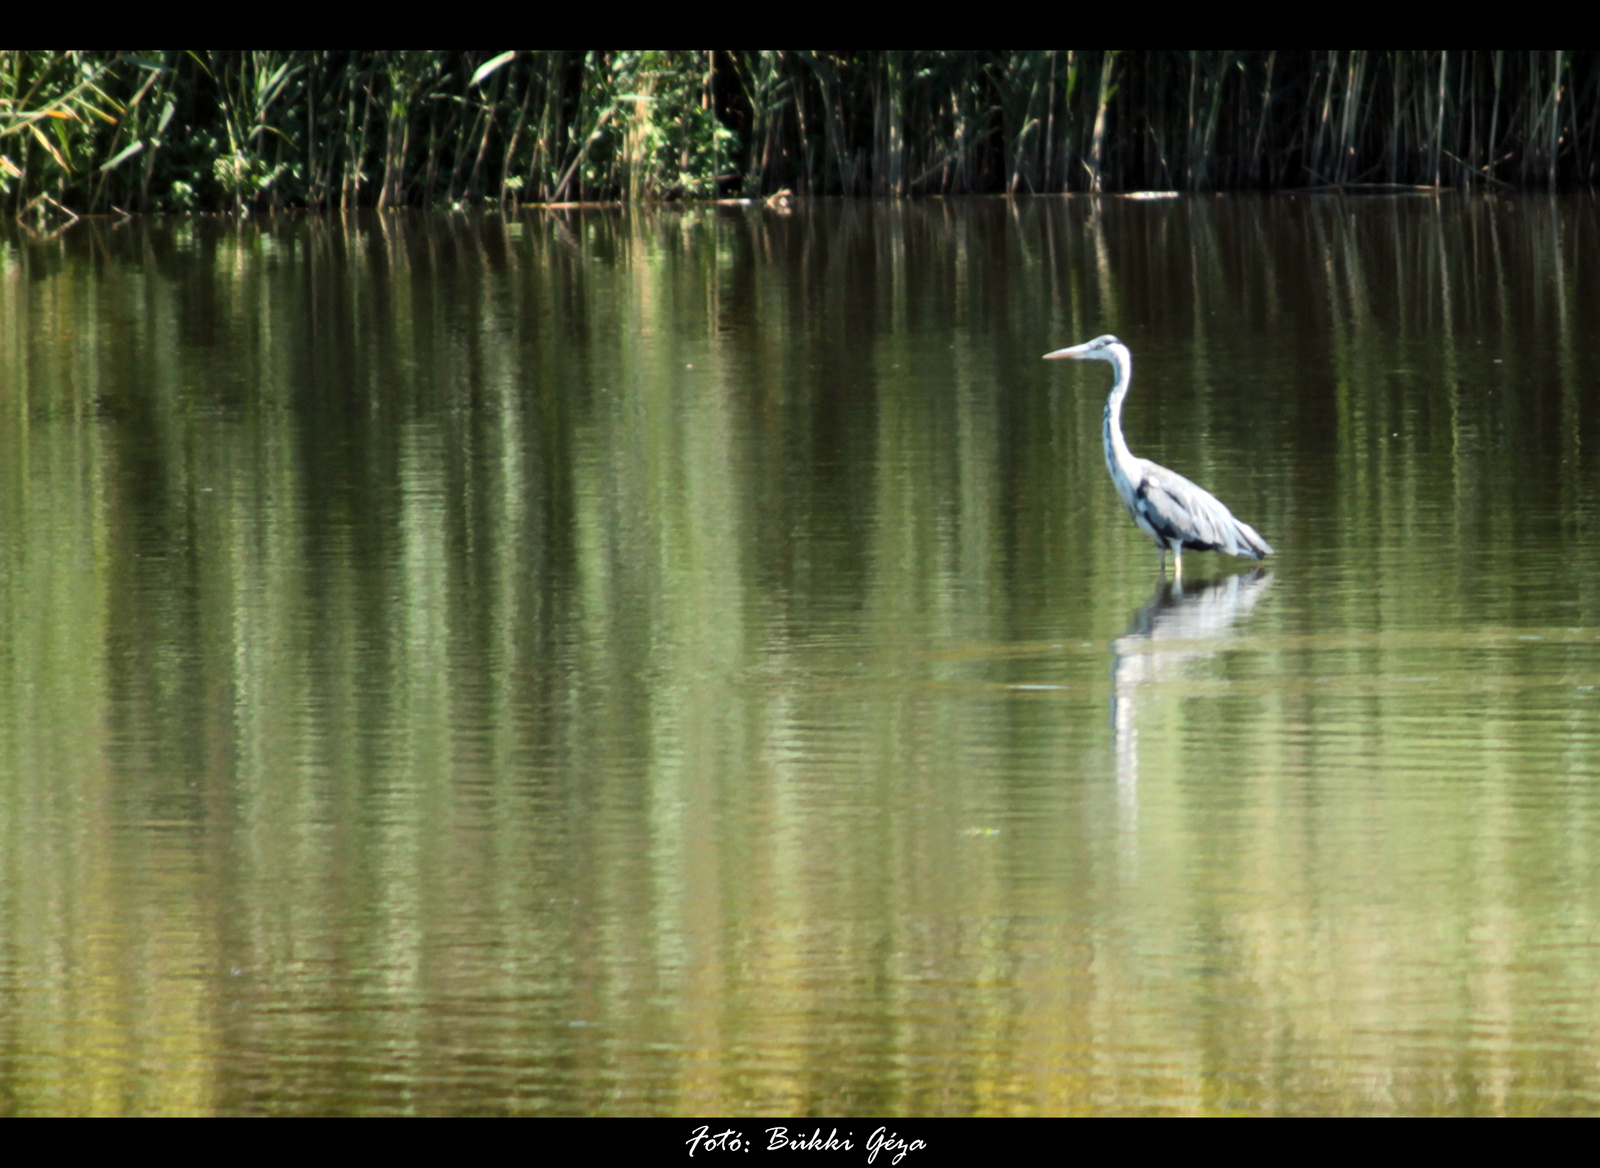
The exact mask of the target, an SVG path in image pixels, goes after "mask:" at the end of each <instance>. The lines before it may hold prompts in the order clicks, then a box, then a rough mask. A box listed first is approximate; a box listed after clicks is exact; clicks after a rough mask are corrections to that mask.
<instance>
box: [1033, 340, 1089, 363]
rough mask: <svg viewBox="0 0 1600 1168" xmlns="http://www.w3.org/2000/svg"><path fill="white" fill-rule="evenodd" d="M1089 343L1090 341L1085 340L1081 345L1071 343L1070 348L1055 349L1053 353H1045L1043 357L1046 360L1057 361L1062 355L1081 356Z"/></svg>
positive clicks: (1086, 350)
mask: <svg viewBox="0 0 1600 1168" xmlns="http://www.w3.org/2000/svg"><path fill="white" fill-rule="evenodd" d="M1089 344H1090V342H1088V341H1085V342H1084V343H1083V344H1081V345H1073V346H1072V348H1070V349H1057V350H1056V351H1055V352H1054V353H1046V354H1045V355H1044V359H1045V360H1046V361H1059V360H1061V359H1062V358H1063V357H1081V356H1083V355H1084V353H1086V352H1088V350H1089Z"/></svg>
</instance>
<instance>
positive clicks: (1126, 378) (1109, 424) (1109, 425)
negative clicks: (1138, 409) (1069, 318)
mask: <svg viewBox="0 0 1600 1168" xmlns="http://www.w3.org/2000/svg"><path fill="white" fill-rule="evenodd" d="M1105 352H1106V354H1107V355H1108V356H1109V358H1110V360H1111V367H1112V368H1113V369H1115V370H1116V373H1117V383H1116V384H1115V385H1113V386H1112V387H1111V396H1110V397H1108V398H1106V413H1105V422H1104V424H1103V433H1102V435H1101V437H1102V439H1103V440H1104V442H1105V449H1106V466H1107V468H1108V469H1109V470H1110V471H1111V477H1112V478H1116V477H1118V475H1121V477H1122V478H1124V479H1125V480H1127V481H1129V482H1130V483H1131V482H1133V481H1135V480H1136V479H1137V478H1138V473H1139V468H1138V464H1137V463H1136V462H1135V460H1134V457H1133V452H1132V451H1131V450H1129V449H1128V443H1127V440H1126V439H1124V438H1123V437H1122V399H1123V398H1125V397H1127V396H1128V383H1129V382H1131V381H1132V380H1133V354H1131V353H1129V352H1128V349H1127V346H1125V345H1107V346H1106V347H1105Z"/></svg>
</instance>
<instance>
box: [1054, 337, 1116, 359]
mask: <svg viewBox="0 0 1600 1168" xmlns="http://www.w3.org/2000/svg"><path fill="white" fill-rule="evenodd" d="M1113 345H1115V346H1116V347H1117V348H1119V349H1120V348H1122V342H1121V341H1119V340H1117V338H1116V337H1114V336H1112V335H1111V334H1110V333H1107V334H1106V335H1105V336H1103V337H1096V338H1095V339H1094V340H1092V341H1084V342H1083V344H1081V345H1073V346H1072V348H1070V349H1057V350H1056V351H1055V352H1054V353H1046V354H1045V355H1044V359H1045V360H1046V361H1059V360H1061V359H1063V358H1068V357H1070V358H1071V359H1072V360H1074V361H1115V360H1116V359H1117V358H1116V356H1115V355H1114V354H1112V353H1111V352H1109V350H1110V348H1111V347H1112V346H1113Z"/></svg>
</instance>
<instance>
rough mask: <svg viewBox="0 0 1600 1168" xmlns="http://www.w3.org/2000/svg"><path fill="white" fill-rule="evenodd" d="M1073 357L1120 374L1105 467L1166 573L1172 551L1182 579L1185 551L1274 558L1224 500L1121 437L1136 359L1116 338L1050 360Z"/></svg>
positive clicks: (1105, 430)
mask: <svg viewBox="0 0 1600 1168" xmlns="http://www.w3.org/2000/svg"><path fill="white" fill-rule="evenodd" d="M1062 357H1069V358H1073V359H1075V360H1080V361H1108V362H1110V364H1111V367H1112V368H1113V369H1114V370H1115V371H1116V378H1117V380H1116V384H1115V385H1113V386H1112V387H1111V396H1110V397H1108V398H1107V399H1106V413H1105V422H1104V425H1103V427H1102V439H1103V442H1104V444H1105V451H1106V467H1107V469H1109V470H1110V471H1111V481H1112V482H1113V483H1115V484H1116V488H1117V494H1118V495H1120V496H1122V502H1123V505H1124V506H1125V507H1127V508H1128V514H1129V515H1132V516H1133V521H1134V523H1136V524H1137V525H1138V527H1139V530H1140V531H1142V532H1144V533H1145V534H1146V535H1148V536H1149V537H1150V538H1151V539H1152V540H1154V541H1155V544H1156V546H1157V547H1159V548H1160V549H1161V564H1162V570H1163V572H1165V570H1166V562H1167V552H1168V551H1171V552H1172V554H1173V558H1174V559H1173V562H1174V570H1175V572H1176V573H1177V575H1178V576H1180V577H1181V576H1182V575H1183V549H1184V548H1189V549H1191V550H1192V551H1202V552H1226V553H1228V554H1229V555H1230V556H1246V557H1248V558H1250V559H1252V560H1259V559H1261V558H1262V557H1263V556H1270V555H1271V554H1272V547H1271V545H1269V544H1268V543H1267V541H1266V540H1264V539H1262V538H1261V536H1260V535H1258V534H1257V533H1256V529H1255V528H1253V527H1251V526H1250V525H1249V524H1248V523H1244V522H1241V521H1240V520H1238V519H1235V518H1234V516H1233V512H1232V511H1229V510H1228V508H1227V507H1226V506H1224V505H1223V503H1222V501H1221V500H1220V499H1218V498H1217V497H1216V496H1215V495H1213V494H1212V493H1211V492H1210V491H1208V490H1206V489H1205V488H1204V487H1200V486H1197V485H1196V484H1194V483H1191V482H1190V481H1189V480H1188V479H1186V478H1184V477H1183V476H1182V475H1181V474H1178V473H1176V472H1175V471H1170V470H1168V469H1167V468H1166V467H1164V466H1157V465H1156V464H1155V463H1153V462H1151V461H1150V460H1149V459H1148V458H1136V457H1135V456H1134V454H1133V452H1132V451H1130V450H1129V449H1128V443H1127V441H1126V440H1125V439H1124V438H1123V437H1122V402H1123V399H1124V398H1126V397H1127V396H1128V385H1129V383H1130V382H1131V381H1132V380H1133V357H1132V355H1131V354H1130V353H1129V352H1128V348H1127V346H1126V345H1124V344H1123V343H1122V342H1121V341H1119V340H1117V338H1116V337H1113V336H1104V337H1096V338H1095V339H1094V340H1092V341H1088V342H1086V343H1084V344H1082V345H1074V346H1073V347H1072V348H1070V349H1057V350H1056V351H1055V352H1054V353H1046V354H1045V358H1046V359H1047V360H1049V359H1055V358H1062Z"/></svg>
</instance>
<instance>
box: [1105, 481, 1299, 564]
mask: <svg viewBox="0 0 1600 1168" xmlns="http://www.w3.org/2000/svg"><path fill="white" fill-rule="evenodd" d="M1144 472H1145V473H1144V481H1143V482H1141V483H1140V484H1139V489H1138V492H1137V493H1136V495H1135V500H1134V501H1135V505H1136V506H1138V507H1139V509H1140V512H1141V513H1142V514H1143V515H1144V517H1145V520H1146V521H1147V522H1148V523H1149V524H1150V526H1151V527H1153V528H1154V529H1155V530H1156V531H1157V532H1158V533H1159V534H1160V535H1161V537H1162V538H1163V539H1164V540H1167V541H1173V540H1178V541H1181V542H1182V544H1183V546H1184V547H1188V548H1193V549H1195V550H1196V551H1216V552H1227V553H1228V554H1229V555H1233V556H1249V557H1250V558H1251V559H1253V560H1259V559H1260V558H1261V557H1262V556H1267V555H1271V554H1272V548H1271V547H1270V546H1269V545H1268V543H1267V541H1266V540H1264V539H1262V538H1261V536H1260V535H1258V534H1257V533H1256V530H1255V528H1253V527H1251V526H1250V525H1249V524H1248V523H1241V522H1240V521H1239V520H1237V519H1235V518H1234V517H1233V512H1232V511H1229V510H1228V508H1227V507H1226V506H1224V505H1223V503H1222V501H1221V500H1220V499H1218V498H1217V497H1216V496H1215V495H1213V494H1212V493H1211V492H1210V491H1208V490H1206V489H1205V488H1204V487H1201V486H1198V485H1196V484H1194V483H1191V482H1190V481H1189V480H1188V479H1186V478H1184V477H1183V476H1182V475H1181V474H1178V473H1176V472H1174V471H1170V470H1168V469H1167V468H1166V467H1164V466H1157V465H1156V464H1155V463H1153V462H1146V463H1145V466H1144Z"/></svg>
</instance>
